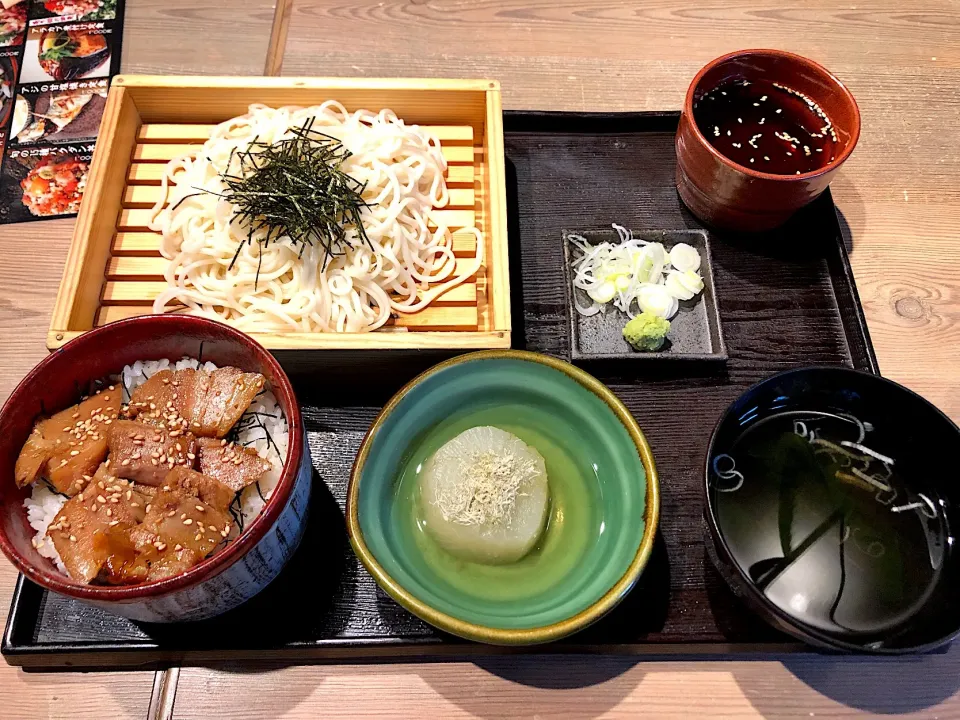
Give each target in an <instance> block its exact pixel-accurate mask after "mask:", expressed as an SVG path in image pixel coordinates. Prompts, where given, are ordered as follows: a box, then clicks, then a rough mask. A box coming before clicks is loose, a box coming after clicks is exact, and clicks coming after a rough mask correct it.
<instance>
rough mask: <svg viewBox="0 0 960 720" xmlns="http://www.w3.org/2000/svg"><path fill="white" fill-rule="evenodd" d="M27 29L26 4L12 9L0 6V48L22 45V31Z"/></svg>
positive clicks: (20, 4) (23, 3)
mask: <svg viewBox="0 0 960 720" xmlns="http://www.w3.org/2000/svg"><path fill="white" fill-rule="evenodd" d="M26 27H27V3H25V2H21V3H18V4H17V5H13V6H12V7H4V6H2V5H0V47H13V46H17V45H23V31H24V30H25V29H26Z"/></svg>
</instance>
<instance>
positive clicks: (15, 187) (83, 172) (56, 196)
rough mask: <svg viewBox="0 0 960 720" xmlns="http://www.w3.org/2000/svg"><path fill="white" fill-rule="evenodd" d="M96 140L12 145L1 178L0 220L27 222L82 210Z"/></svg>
mask: <svg viewBox="0 0 960 720" xmlns="http://www.w3.org/2000/svg"><path fill="white" fill-rule="evenodd" d="M93 147H94V144H93V143H92V142H88V143H70V144H65V145H36V146H32V147H29V148H23V149H17V148H10V149H9V150H8V152H7V154H6V158H5V159H4V163H3V176H2V182H0V221H3V222H23V221H25V220H36V219H41V218H47V217H53V216H57V215H70V214H74V213H76V212H78V211H79V210H80V201H81V200H82V199H83V189H84V187H85V186H86V183H87V171H88V170H89V169H90V160H91V158H92V156H93Z"/></svg>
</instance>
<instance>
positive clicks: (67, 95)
mask: <svg viewBox="0 0 960 720" xmlns="http://www.w3.org/2000/svg"><path fill="white" fill-rule="evenodd" d="M108 82H109V80H108V79H107V78H100V79H97V80H89V81H79V82H78V81H72V82H64V83H51V84H49V85H43V86H38V85H22V86H20V88H19V92H18V93H17V97H16V100H15V101H14V109H13V122H12V124H11V125H10V133H9V138H10V142H11V143H17V144H21V145H22V144H26V143H33V142H37V141H40V140H45V141H50V142H57V141H61V140H77V139H83V138H93V137H96V135H97V130H98V128H99V127H100V118H101V117H102V116H103V109H104V107H105V106H106V101H107V85H108ZM41 87H46V88H48V89H46V90H42V89H41Z"/></svg>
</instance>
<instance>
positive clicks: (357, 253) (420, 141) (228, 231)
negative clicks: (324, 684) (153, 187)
mask: <svg viewBox="0 0 960 720" xmlns="http://www.w3.org/2000/svg"><path fill="white" fill-rule="evenodd" d="M310 118H313V119H314V123H313V129H314V130H319V131H320V132H323V133H325V134H327V135H330V136H332V137H335V138H337V139H339V140H340V141H341V142H342V143H343V145H344V147H345V148H346V149H348V150H349V151H350V152H351V153H352V156H350V157H349V158H347V159H346V160H345V161H344V163H343V165H342V166H341V169H342V170H343V171H344V172H346V173H348V174H349V175H351V176H352V177H354V178H355V179H356V180H358V181H359V182H361V183H365V184H366V187H365V189H364V191H363V199H364V200H365V201H367V202H368V203H369V204H370V205H369V207H366V208H363V209H361V212H360V217H361V222H362V223H363V227H364V230H365V231H366V235H367V238H368V239H369V240H370V246H367V245H365V244H364V243H363V242H362V239H360V238H359V237H358V234H357V232H356V230H355V229H354V228H352V227H351V228H349V229H348V230H347V237H348V238H349V239H350V240H352V241H353V247H352V248H347V249H346V252H345V253H344V254H343V255H337V256H333V257H331V258H327V259H326V263H325V264H324V259H325V258H324V250H323V248H322V247H321V246H320V245H319V244H318V243H315V244H314V245H313V246H309V245H308V246H307V247H306V248H305V249H303V250H302V255H301V247H300V246H298V245H297V246H295V245H294V244H293V243H292V242H291V240H290V238H289V237H283V238H280V239H279V240H277V241H273V240H271V241H270V243H269V244H268V245H267V247H266V248H264V247H262V246H261V244H260V243H259V242H257V240H259V239H260V238H262V237H264V236H265V234H266V233H265V231H263V230H261V231H259V232H256V233H254V235H253V238H254V242H252V243H247V242H246V241H247V238H248V228H247V226H246V225H245V224H241V223H240V221H239V220H236V219H234V218H233V214H234V213H233V205H232V204H231V203H229V202H228V201H227V200H225V199H222V198H219V197H218V196H217V195H216V194H213V193H222V192H223V191H224V190H225V189H226V186H225V185H224V183H223V181H222V180H221V179H220V175H221V173H223V172H224V171H229V172H230V173H232V174H236V173H237V172H238V171H239V167H240V161H239V159H238V158H237V157H236V155H235V153H234V151H235V150H239V151H245V150H246V149H247V148H248V146H249V145H250V143H251V142H252V141H253V140H255V139H256V140H258V141H259V142H263V143H274V142H277V141H279V140H281V139H283V138H286V137H290V136H291V133H290V132H289V131H290V129H291V128H298V127H301V126H303V124H304V122H305V121H307V120H308V119H310ZM228 164H229V167H228ZM446 167H447V163H446V160H445V159H444V157H443V155H442V153H441V152H440V142H439V141H438V140H437V138H436V137H434V136H432V135H431V134H429V133H427V132H426V131H424V130H423V128H420V127H418V126H416V125H405V124H404V123H403V121H402V120H400V119H399V118H398V117H397V116H396V115H395V114H394V113H393V112H392V111H390V110H382V111H380V113H379V114H374V113H372V112H369V111H366V110H358V111H357V112H353V113H350V112H347V110H346V108H344V107H343V105H341V104H340V103H338V102H335V101H328V102H325V103H323V104H322V105H318V106H314V107H308V108H300V107H283V108H277V109H274V108H270V107H267V106H265V105H251V106H250V111H249V112H248V113H247V114H246V115H243V116H241V117H237V118H233V119H232V120H228V121H226V122H224V123H221V124H220V125H218V126H217V127H216V128H215V129H214V130H213V131H212V133H211V137H210V139H209V140H207V142H206V143H205V144H204V146H203V149H202V150H200V151H198V152H195V153H192V154H189V155H185V156H182V157H179V158H175V159H174V160H171V161H170V162H169V163H168V165H167V167H166V171H165V172H164V175H163V181H162V188H163V189H162V192H161V199H160V201H159V202H158V203H157V205H156V206H154V208H153V216H152V224H151V228H152V229H153V230H156V231H160V232H162V233H163V240H162V242H161V249H160V251H161V254H162V255H163V257H165V258H167V259H169V260H170V263H169V265H168V266H167V268H166V271H165V272H164V277H165V279H166V281H167V285H168V288H167V289H166V290H164V291H163V292H161V293H160V295H159V296H158V297H157V298H156V301H155V302H154V305H153V310H154V312H157V313H159V312H163V311H164V307H165V306H166V305H167V304H169V303H171V302H177V303H181V304H183V305H185V306H186V312H188V313H189V314H193V315H204V316H207V317H210V318H213V319H217V320H222V321H225V322H227V323H229V324H231V325H233V326H234V327H237V328H239V329H241V330H245V331H248V332H290V331H303V332H326V331H336V332H363V331H369V330H375V329H377V328H379V327H381V326H383V325H384V323H386V322H387V320H389V318H390V315H391V312H395V313H414V312H417V311H419V310H422V309H423V308H424V307H426V306H427V305H429V304H430V303H431V302H432V301H433V300H435V299H436V298H437V297H438V296H440V295H442V294H443V293H444V292H446V291H447V290H450V289H451V288H453V287H455V286H457V285H460V284H461V283H463V282H464V281H465V280H466V279H468V278H470V277H471V276H473V275H474V274H475V273H476V272H477V271H478V270H479V269H480V267H481V265H482V263H483V241H482V237H481V235H480V232H479V231H478V230H477V229H476V228H475V227H470V228H463V230H465V231H467V232H472V233H473V234H474V235H475V236H476V238H477V254H476V258H475V259H474V260H473V261H472V262H470V263H469V264H468V266H467V267H466V268H464V269H463V270H462V272H461V273H459V274H457V275H456V276H454V277H451V276H453V275H454V272H455V267H454V262H455V261H454V256H453V238H452V235H451V232H450V230H449V228H447V227H437V228H436V230H434V231H432V232H431V230H430V229H429V227H428V216H429V214H430V211H431V210H433V209H434V208H441V207H444V206H445V205H446V204H447V202H448V200H449V193H448V192H447V186H446V182H445V180H444V172H445V171H446ZM204 191H210V192H204ZM168 199H169V206H168V209H162V208H163V206H164V203H165V202H166V201H167V200H168ZM241 243H242V248H241V250H240V253H239V255H238V256H237V259H236V262H235V263H234V265H233V267H232V268H230V264H231V262H233V258H234V254H235V253H236V252H237V247H238V246H239V245H240V244H241ZM261 255H262V257H261ZM228 268H230V269H228ZM438 283H439V284H438Z"/></svg>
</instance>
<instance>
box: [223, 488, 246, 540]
mask: <svg viewBox="0 0 960 720" xmlns="http://www.w3.org/2000/svg"><path fill="white" fill-rule="evenodd" d="M227 510H228V511H229V512H230V515H231V516H232V517H233V521H234V522H235V523H236V524H237V527H238V528H240V532H243V506H242V505H241V504H240V493H237V494H236V495H235V496H234V498H233V502H232V503H230V507H228V508H227Z"/></svg>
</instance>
